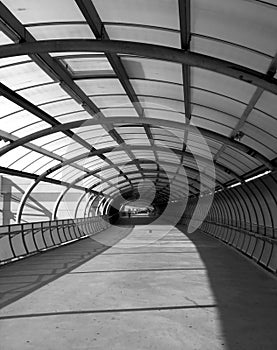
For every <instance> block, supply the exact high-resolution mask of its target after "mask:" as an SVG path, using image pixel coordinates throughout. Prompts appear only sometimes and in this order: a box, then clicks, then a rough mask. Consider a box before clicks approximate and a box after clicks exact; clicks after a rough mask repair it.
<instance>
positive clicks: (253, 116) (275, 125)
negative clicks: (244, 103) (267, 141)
mask: <svg viewBox="0 0 277 350" xmlns="http://www.w3.org/2000/svg"><path fill="white" fill-rule="evenodd" d="M247 121H248V122H249V123H250V124H252V125H255V126H256V127H258V128H260V129H263V130H264V131H265V132H267V133H269V134H271V135H273V136H275V135H276V131H275V130H277V118H274V117H271V116H269V115H267V114H265V113H263V112H261V111H258V110H257V109H253V110H252V112H251V113H250V114H249V116H248V118H247Z"/></svg>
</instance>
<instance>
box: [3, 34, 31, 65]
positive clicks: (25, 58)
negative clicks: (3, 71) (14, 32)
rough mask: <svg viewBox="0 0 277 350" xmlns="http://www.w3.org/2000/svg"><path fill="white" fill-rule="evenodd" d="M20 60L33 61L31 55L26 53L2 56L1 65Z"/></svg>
mask: <svg viewBox="0 0 277 350" xmlns="http://www.w3.org/2000/svg"><path fill="white" fill-rule="evenodd" d="M0 33H1V32H0ZM0 35H1V34H0ZM0 40H1V39H0ZM0 45H1V43H0ZM20 62H31V59H30V57H29V56H26V55H22V56H14V57H7V58H0V67H3V66H8V65H11V64H15V63H20Z"/></svg>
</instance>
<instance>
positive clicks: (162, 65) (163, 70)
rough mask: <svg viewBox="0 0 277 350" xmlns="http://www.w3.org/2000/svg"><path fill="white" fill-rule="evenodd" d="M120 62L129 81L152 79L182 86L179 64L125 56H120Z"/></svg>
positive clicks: (180, 66)
mask: <svg viewBox="0 0 277 350" xmlns="http://www.w3.org/2000/svg"><path fill="white" fill-rule="evenodd" d="M121 61H122V63H123V65H124V67H125V69H126V71H127V74H128V76H129V77H130V78H131V79H139V78H141V79H146V80H147V79H149V80H150V79H153V80H162V81H169V82H175V83H178V84H183V79H182V65H181V64H178V63H172V62H164V61H158V60H152V59H147V58H138V57H126V56H122V58H121Z"/></svg>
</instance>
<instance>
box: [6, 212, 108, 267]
mask: <svg viewBox="0 0 277 350" xmlns="http://www.w3.org/2000/svg"><path fill="white" fill-rule="evenodd" d="M108 219H109V218H108V217H107V216H101V217H100V216H98V217H92V218H86V219H68V220H55V221H44V222H33V223H25V224H15V225H6V226H0V265H1V264H5V263H8V262H11V261H14V260H18V259H20V258H23V257H27V256H30V255H33V254H36V253H38V252H42V251H45V250H48V249H51V248H55V247H58V246H60V245H63V244H66V243H69V242H73V241H75V240H78V239H81V238H85V237H88V236H91V235H93V234H95V233H98V232H100V231H102V230H104V229H106V228H108V227H109V226H110V224H109V220H108Z"/></svg>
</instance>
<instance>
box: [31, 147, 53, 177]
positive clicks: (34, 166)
mask: <svg viewBox="0 0 277 350" xmlns="http://www.w3.org/2000/svg"><path fill="white" fill-rule="evenodd" d="M32 153H33V154H34V155H35V154H36V152H32ZM52 160H53V159H51V158H50V157H46V156H43V157H41V155H40V158H39V159H38V160H36V161H31V159H30V160H29V161H30V163H31V164H30V165H29V166H28V167H26V168H25V171H27V172H29V173H36V172H37V171H38V170H39V169H40V167H42V166H44V165H47V164H49V163H50V162H51V161H52ZM55 162H56V163H57V164H58V162H57V161H55ZM48 168H49V166H48V167H47V169H48Z"/></svg>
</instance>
